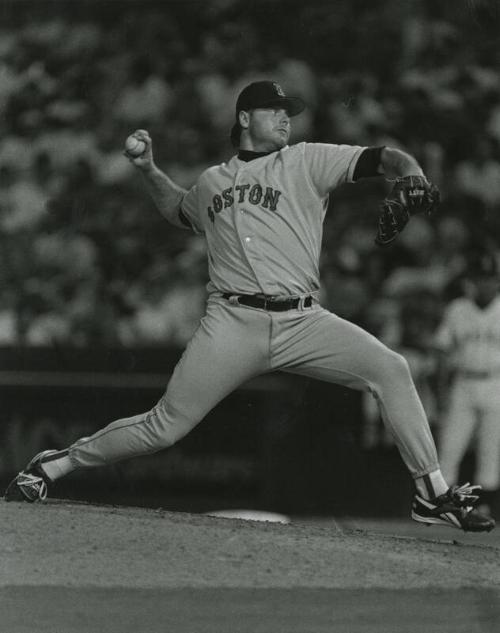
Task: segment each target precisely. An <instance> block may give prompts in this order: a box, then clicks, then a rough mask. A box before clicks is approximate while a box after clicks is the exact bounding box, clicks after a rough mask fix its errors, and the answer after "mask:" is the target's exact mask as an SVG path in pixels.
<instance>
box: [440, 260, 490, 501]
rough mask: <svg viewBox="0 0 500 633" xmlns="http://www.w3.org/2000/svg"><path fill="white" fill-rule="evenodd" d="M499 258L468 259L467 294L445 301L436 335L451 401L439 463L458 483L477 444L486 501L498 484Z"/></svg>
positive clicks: (477, 469) (477, 468)
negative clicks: (447, 303)
mask: <svg viewBox="0 0 500 633" xmlns="http://www.w3.org/2000/svg"><path fill="white" fill-rule="evenodd" d="M499 287H500V284H499V278H498V263H497V260H496V256H495V254H494V253H493V252H491V251H484V252H475V253H473V254H472V256H471V257H470V259H469V262H468V267H467V271H466V278H465V296H463V297H459V298H457V299H455V300H454V301H452V302H451V303H450V305H449V306H448V307H447V309H446V311H445V314H444V317H443V320H442V323H441V325H440V328H439V329H438V332H437V335H436V345H437V347H438V349H440V350H441V351H442V352H443V354H444V355H445V358H444V361H445V363H444V373H443V374H442V376H441V380H443V381H444V383H445V385H446V386H445V389H446V392H448V389H449V392H448V393H447V396H446V400H447V406H446V410H445V414H444V416H443V422H442V429H441V434H440V441H439V449H440V450H439V453H440V461H441V468H442V471H443V474H444V476H445V478H446V479H447V481H449V482H451V483H455V482H456V481H457V480H458V477H459V470H460V466H461V463H462V461H463V458H464V456H465V453H466V452H467V450H468V449H470V448H473V449H474V453H475V472H476V478H477V481H478V483H479V484H480V485H481V486H482V488H483V490H482V493H481V499H482V501H483V502H484V504H485V505H487V506H493V505H496V504H498V501H499V498H498V497H499V488H500V296H499V293H498V291H499Z"/></svg>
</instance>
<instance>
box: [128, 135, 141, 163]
mask: <svg viewBox="0 0 500 633" xmlns="http://www.w3.org/2000/svg"><path fill="white" fill-rule="evenodd" d="M125 149H126V150H127V154H130V156H133V157H134V158H137V157H138V156H140V155H141V154H142V153H143V152H144V150H145V149H146V143H145V142H144V141H141V140H140V139H138V138H136V137H135V136H133V135H131V136H129V137H128V138H127V140H126V141H125Z"/></svg>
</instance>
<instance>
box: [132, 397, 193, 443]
mask: <svg viewBox="0 0 500 633" xmlns="http://www.w3.org/2000/svg"><path fill="white" fill-rule="evenodd" d="M197 422H198V420H196V421H193V420H191V419H188V418H187V416H186V415H185V414H183V413H182V412H181V411H180V410H178V409H175V408H174V407H173V406H172V405H171V403H169V402H168V401H167V400H166V399H165V398H162V399H161V400H160V401H159V402H158V403H157V404H156V405H155V406H154V407H153V408H152V409H151V410H150V411H149V412H148V413H147V414H146V424H145V429H144V430H145V433H146V436H147V441H148V443H149V444H150V445H151V446H154V447H155V448H157V449H158V450H159V449H161V448H167V447H169V446H172V445H173V444H175V443H176V442H178V441H179V440H180V439H181V438H182V437H184V436H185V435H186V434H187V433H189V431H190V430H191V429H192V428H193V427H194V426H195V425H196V423H197Z"/></svg>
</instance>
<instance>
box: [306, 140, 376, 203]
mask: <svg viewBox="0 0 500 633" xmlns="http://www.w3.org/2000/svg"><path fill="white" fill-rule="evenodd" d="M365 149H367V148H366V147H361V146H359V145H332V144H329V143H305V149H304V158H305V163H306V169H307V170H308V175H309V178H310V180H311V182H312V184H313V186H314V188H315V189H316V190H317V192H318V194H319V195H320V197H324V196H326V195H328V194H329V193H330V192H331V191H332V190H333V189H335V188H336V187H338V186H339V185H341V184H343V183H345V182H353V176H354V170H355V168H356V163H357V161H358V158H359V157H360V156H361V154H362V152H363V151H364V150H365Z"/></svg>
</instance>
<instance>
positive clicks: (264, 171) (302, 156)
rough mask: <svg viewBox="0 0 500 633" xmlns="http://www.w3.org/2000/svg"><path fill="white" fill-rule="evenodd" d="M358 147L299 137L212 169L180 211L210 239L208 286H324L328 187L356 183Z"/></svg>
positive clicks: (282, 289)
mask: <svg viewBox="0 0 500 633" xmlns="http://www.w3.org/2000/svg"><path fill="white" fill-rule="evenodd" d="M364 149H366V148H364V147H360V146H351V145H331V144H326V143H299V144H297V145H292V146H286V147H284V148H283V149H281V150H279V151H277V152H272V153H270V154H267V155H265V156H262V157H259V158H256V159H254V160H251V161H248V162H245V161H243V160H241V159H240V158H238V156H233V157H232V158H231V159H230V160H229V161H228V162H227V163H222V164H220V165H216V166H214V167H211V168H209V169H207V170H206V171H205V172H203V173H202V174H201V176H200V178H199V179H198V181H197V183H196V184H195V185H194V186H193V187H192V188H191V189H190V190H189V191H188V192H187V193H186V195H185V197H184V199H183V201H182V205H181V210H182V213H183V215H184V216H185V217H186V218H187V219H188V221H189V222H190V224H191V225H192V227H193V230H194V231H195V232H197V233H203V234H204V235H205V237H206V242H207V252H208V262H209V278H210V283H209V286H208V290H209V292H233V293H240V294H259V293H262V294H265V295H274V296H283V295H287V296H289V295H292V296H293V295H303V294H305V293H310V292H316V291H318V290H319V285H320V281H319V258H320V250H321V243H322V236H323V230H322V227H323V221H324V217H325V213H326V208H327V204H328V196H329V194H330V192H331V191H332V190H333V189H335V188H336V187H337V186H339V185H340V184H342V183H345V182H352V179H353V174H354V169H355V167H356V162H357V159H358V157H359V156H360V154H361V153H362V152H363V150H364Z"/></svg>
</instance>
